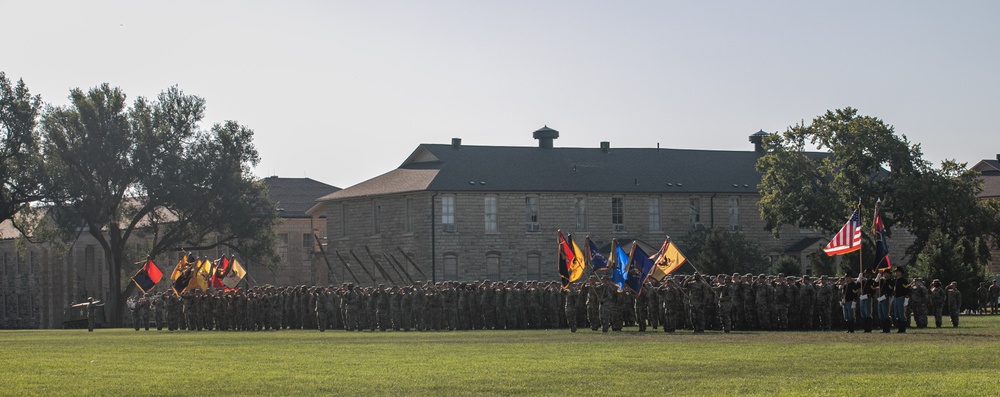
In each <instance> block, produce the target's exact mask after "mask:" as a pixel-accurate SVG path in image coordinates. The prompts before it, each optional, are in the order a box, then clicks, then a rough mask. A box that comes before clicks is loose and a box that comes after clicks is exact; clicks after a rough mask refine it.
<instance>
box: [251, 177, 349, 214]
mask: <svg viewBox="0 0 1000 397" xmlns="http://www.w3.org/2000/svg"><path fill="white" fill-rule="evenodd" d="M264 184H265V185H267V191H268V196H269V197H270V198H271V203H273V204H274V206H275V207H276V208H277V209H278V212H279V215H280V216H281V217H282V218H308V217H309V216H308V215H306V210H307V209H309V207H311V206H312V205H313V204H314V203H315V202H316V198H318V197H323V196H326V195H328V194H330V193H333V192H336V191H339V190H340V188H339V187H336V186H331V185H327V184H325V183H323V182H319V181H315V180H313V179H309V178H280V177H277V176H272V177H267V178H264Z"/></svg>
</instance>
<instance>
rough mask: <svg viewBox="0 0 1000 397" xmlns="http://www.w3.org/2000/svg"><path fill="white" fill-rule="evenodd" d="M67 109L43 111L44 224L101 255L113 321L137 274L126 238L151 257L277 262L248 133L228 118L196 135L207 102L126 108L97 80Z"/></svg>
mask: <svg viewBox="0 0 1000 397" xmlns="http://www.w3.org/2000/svg"><path fill="white" fill-rule="evenodd" d="M69 99H70V101H71V104H70V105H69V106H65V107H52V108H49V109H47V110H46V111H45V112H44V114H43V116H42V122H41V124H40V130H41V133H42V142H43V145H42V149H43V153H44V156H45V159H46V161H45V162H44V171H45V181H44V183H43V187H44V189H43V192H44V196H45V197H46V200H47V201H48V202H49V204H50V206H49V212H48V215H49V216H47V218H48V219H49V220H51V221H52V222H53V223H54V225H55V227H56V228H57V229H58V230H60V231H62V232H63V233H62V234H63V235H64V236H70V235H75V234H76V233H78V232H79V230H81V227H82V228H83V229H82V230H84V232H85V233H89V234H90V235H91V236H93V237H94V238H95V239H96V240H97V242H98V244H99V245H100V247H101V249H102V250H103V251H104V253H105V255H104V257H105V258H106V262H107V263H106V269H107V271H108V274H109V280H111V282H110V283H109V284H110V285H111V288H112V291H111V294H109V296H111V299H110V301H111V302H110V303H111V307H112V308H113V310H111V313H112V322H113V323H117V321H118V318H119V317H118V316H119V315H120V314H121V313H122V311H123V308H124V299H123V298H124V295H125V293H126V291H128V289H127V288H129V287H131V283H127V282H123V281H127V280H123V279H122V272H123V270H127V271H129V270H134V269H133V267H132V266H133V261H135V260H137V259H142V258H130V257H129V252H128V250H127V248H128V247H129V245H128V244H127V243H128V241H129V240H130V239H131V238H133V237H136V236H139V235H142V236H143V237H145V238H147V239H149V240H150V241H152V246H151V247H150V249H149V252H148V253H147V255H149V256H151V257H153V258H155V257H156V256H157V255H159V254H161V253H164V252H175V251H177V250H180V249H182V248H183V249H195V250H197V249H209V248H213V247H217V246H219V245H222V246H226V247H229V248H230V249H231V250H233V251H236V252H238V253H239V254H240V255H242V256H243V257H244V258H252V259H256V260H260V261H262V262H264V263H271V262H272V261H274V260H275V258H276V254H275V251H274V240H275V237H274V233H273V229H272V226H273V225H274V224H275V222H276V221H277V214H276V212H275V210H274V208H273V206H272V204H271V203H270V201H269V199H268V196H267V190H266V187H265V186H264V185H263V183H262V182H261V181H259V180H257V179H256V178H254V177H253V175H252V174H251V169H252V167H253V166H254V165H256V164H257V163H258V161H259V156H258V154H257V150H256V149H255V148H254V146H253V142H252V141H253V131H252V130H250V129H248V128H246V127H244V126H242V125H239V124H238V123H236V122H234V121H226V122H224V123H221V124H215V125H213V126H212V127H211V128H209V129H208V130H203V129H202V128H201V126H200V122H201V121H202V118H203V117H204V110H205V100H204V99H202V98H200V97H197V96H193V95H187V94H185V93H184V92H182V91H181V90H180V89H179V88H177V87H170V88H168V89H166V90H164V91H163V92H161V93H160V94H159V95H158V96H157V97H156V98H155V99H154V100H148V99H146V98H142V97H139V98H137V99H136V100H135V101H134V102H133V104H132V105H131V106H129V105H128V103H127V102H126V96H125V94H124V93H123V92H122V91H121V90H120V89H118V88H114V87H111V86H109V85H108V84H103V85H100V86H98V87H94V88H92V89H90V90H88V91H86V92H84V91H82V90H80V89H73V90H71V91H70V95H69Z"/></svg>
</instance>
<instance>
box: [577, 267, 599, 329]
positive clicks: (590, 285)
mask: <svg viewBox="0 0 1000 397" xmlns="http://www.w3.org/2000/svg"><path fill="white" fill-rule="evenodd" d="M599 283H600V281H598V279H596V278H591V279H588V280H587V282H585V283H584V285H583V289H582V291H581V292H580V294H581V296H585V298H584V299H585V300H586V305H587V321H588V322H589V323H590V330H591V331H597V329H598V328H600V327H601V291H600V285H601V284H599Z"/></svg>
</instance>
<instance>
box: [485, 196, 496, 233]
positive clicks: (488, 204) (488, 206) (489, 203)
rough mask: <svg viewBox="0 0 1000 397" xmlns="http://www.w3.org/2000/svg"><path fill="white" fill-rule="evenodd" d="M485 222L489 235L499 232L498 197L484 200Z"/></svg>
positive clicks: (487, 197)
mask: <svg viewBox="0 0 1000 397" xmlns="http://www.w3.org/2000/svg"><path fill="white" fill-rule="evenodd" d="M483 218H484V219H483V220H484V222H485V225H486V226H485V229H486V232H488V233H496V232H497V230H498V229H497V197H496V196H486V197H484V198H483Z"/></svg>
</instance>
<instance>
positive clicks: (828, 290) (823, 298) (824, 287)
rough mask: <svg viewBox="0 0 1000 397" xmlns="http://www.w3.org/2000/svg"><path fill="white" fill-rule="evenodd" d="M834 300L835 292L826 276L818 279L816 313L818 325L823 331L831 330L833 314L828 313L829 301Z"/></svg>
mask: <svg viewBox="0 0 1000 397" xmlns="http://www.w3.org/2000/svg"><path fill="white" fill-rule="evenodd" d="M835 299H836V292H835V290H834V287H833V284H832V283H830V280H829V279H828V278H827V277H826V276H822V277H820V279H819V284H818V285H817V288H816V303H815V305H816V311H817V312H818V314H819V316H818V317H819V324H820V327H822V329H823V330H824V331H830V330H831V329H832V323H831V321H832V320H833V319H832V316H833V313H831V311H830V305H831V303H830V302H831V301H834V300H835Z"/></svg>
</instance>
